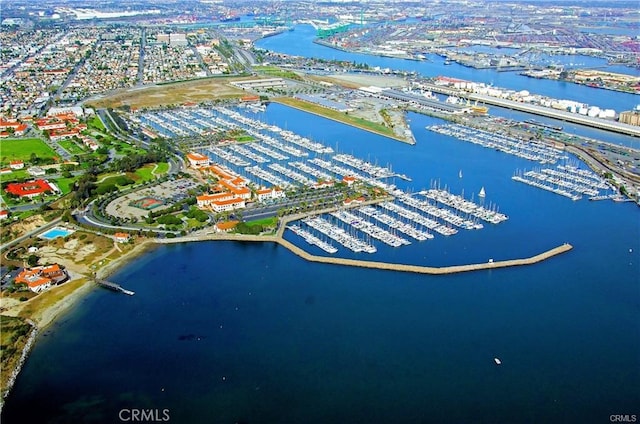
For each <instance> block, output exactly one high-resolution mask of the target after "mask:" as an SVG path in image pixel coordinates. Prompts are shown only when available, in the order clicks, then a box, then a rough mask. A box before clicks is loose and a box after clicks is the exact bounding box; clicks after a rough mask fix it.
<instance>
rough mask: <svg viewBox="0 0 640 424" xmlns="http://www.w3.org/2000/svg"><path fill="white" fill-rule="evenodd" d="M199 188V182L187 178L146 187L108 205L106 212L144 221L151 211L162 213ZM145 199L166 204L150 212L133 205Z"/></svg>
mask: <svg viewBox="0 0 640 424" xmlns="http://www.w3.org/2000/svg"><path fill="white" fill-rule="evenodd" d="M197 186H198V182H197V181H193V180H190V179H186V178H181V179H178V180H174V181H165V182H163V183H160V184H157V185H154V186H152V187H145V188H142V189H140V190H137V191H134V192H132V193H128V194H126V195H124V196H121V197H118V198H117V199H115V200H113V201H112V202H111V203H109V204H108V205H107V207H106V212H107V214H109V215H111V216H117V217H121V218H129V219H131V218H137V219H138V220H142V219H145V218H146V217H147V216H148V215H149V212H150V211H154V212H156V211H161V210H163V209H166V208H168V207H170V206H171V205H173V204H174V203H176V202H179V201H181V200H184V199H186V198H187V197H188V196H189V194H188V191H189V190H191V189H194V188H196V187H197ZM143 198H153V199H158V200H162V201H163V202H164V204H162V205H160V206H157V207H155V208H153V209H149V210H146V209H141V208H139V207H136V206H133V205H131V203H132V202H135V201H138V200H140V199H143Z"/></svg>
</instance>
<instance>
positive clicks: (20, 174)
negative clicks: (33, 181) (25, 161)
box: [0, 169, 30, 181]
mask: <svg viewBox="0 0 640 424" xmlns="http://www.w3.org/2000/svg"><path fill="white" fill-rule="evenodd" d="M29 177H30V175H29V173H28V172H27V170H26V169H19V170H17V171H12V172H11V174H3V175H2V177H0V180H2V181H18V180H24V179H25V178H29Z"/></svg>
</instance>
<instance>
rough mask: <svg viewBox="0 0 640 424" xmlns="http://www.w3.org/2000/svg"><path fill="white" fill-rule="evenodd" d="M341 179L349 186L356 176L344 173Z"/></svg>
mask: <svg viewBox="0 0 640 424" xmlns="http://www.w3.org/2000/svg"><path fill="white" fill-rule="evenodd" d="M342 181H343V182H345V183H347V185H348V186H350V185H351V184H353V183H355V182H356V177H354V176H353V175H345V176H344V177H343V178H342Z"/></svg>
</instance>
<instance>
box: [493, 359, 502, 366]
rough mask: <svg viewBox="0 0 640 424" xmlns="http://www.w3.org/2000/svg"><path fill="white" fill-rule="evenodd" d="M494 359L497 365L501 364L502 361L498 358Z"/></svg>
mask: <svg viewBox="0 0 640 424" xmlns="http://www.w3.org/2000/svg"><path fill="white" fill-rule="evenodd" d="M493 361H494V362H495V363H496V365H501V364H502V361H501V360H500V359H498V358H493Z"/></svg>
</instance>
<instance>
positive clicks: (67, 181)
mask: <svg viewBox="0 0 640 424" xmlns="http://www.w3.org/2000/svg"><path fill="white" fill-rule="evenodd" d="M78 178H80V177H71V178H58V179H57V180H56V184H57V185H58V187H59V188H60V190H62V194H67V193H70V192H71V188H72V187H73V183H74V182H76V180H77V179H78Z"/></svg>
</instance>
